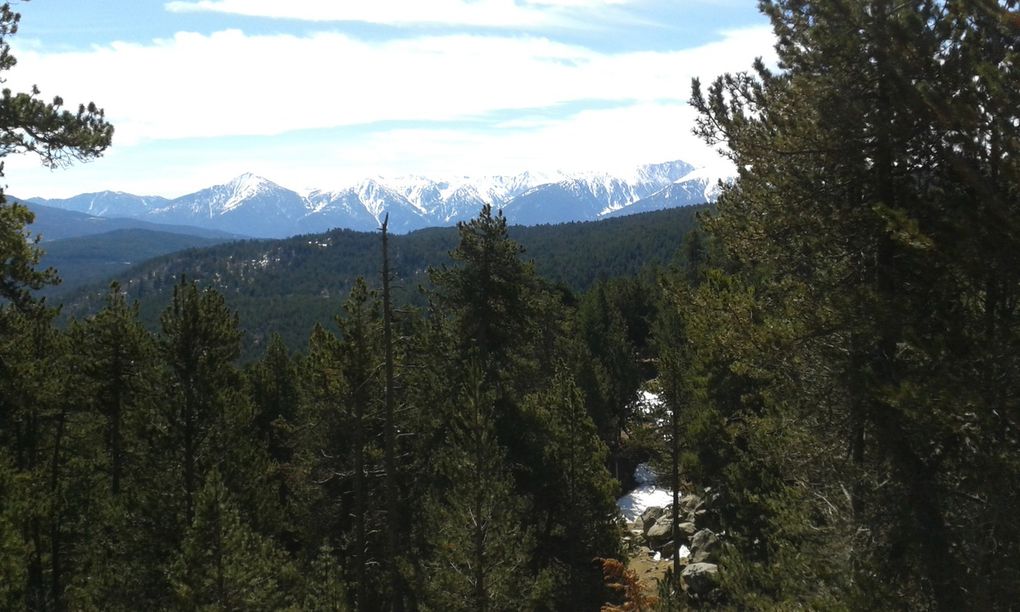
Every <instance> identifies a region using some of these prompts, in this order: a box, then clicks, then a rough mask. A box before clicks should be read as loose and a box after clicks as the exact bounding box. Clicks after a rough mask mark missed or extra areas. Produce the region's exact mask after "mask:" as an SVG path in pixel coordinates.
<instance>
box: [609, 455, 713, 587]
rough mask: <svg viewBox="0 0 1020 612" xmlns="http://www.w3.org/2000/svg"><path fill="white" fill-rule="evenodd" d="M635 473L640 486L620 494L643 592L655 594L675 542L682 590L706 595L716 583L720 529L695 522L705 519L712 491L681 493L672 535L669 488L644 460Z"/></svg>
mask: <svg viewBox="0 0 1020 612" xmlns="http://www.w3.org/2000/svg"><path fill="white" fill-rule="evenodd" d="M635 478H636V480H637V481H638V483H639V485H640V486H639V487H638V488H637V489H635V490H634V491H632V492H631V493H629V494H628V495H626V496H624V497H622V498H620V500H619V506H620V510H621V514H623V515H624V518H625V519H626V520H627V526H628V532H629V533H628V535H627V536H626V537H625V539H624V540H625V541H624V543H625V545H626V547H627V550H628V551H629V554H628V568H629V569H631V570H633V571H634V572H635V573H636V574H637V576H638V578H639V579H640V580H641V582H642V584H643V585H644V588H645V591H646V593H648V594H650V595H654V594H656V593H657V592H658V584H659V581H661V580H662V579H663V578H664V577H665V575H666V570H667V569H668V568H669V567H670V566H671V565H672V559H673V557H672V555H673V550H674V548H675V547H676V546H679V547H680V565H681V568H682V569H681V573H680V578H681V585H682V587H683V589H684V591H685V592H687V593H688V594H689V595H691V596H697V597H703V596H706V595H708V594H709V593H710V592H711V591H712V590H714V589H715V588H716V586H717V585H718V578H719V567H718V561H719V548H720V540H719V535H717V534H715V533H713V532H712V531H711V530H710V529H707V528H704V527H701V526H699V523H701V522H703V521H702V517H703V516H704V515H705V513H706V510H707V508H706V498H707V499H711V498H712V495H711V491H706V493H705V495H704V496H698V495H692V494H687V495H684V496H682V497H680V500H679V504H678V509H677V521H678V524H677V532H678V537H677V538H676V540H675V541H674V538H673V514H674V508H673V504H672V503H668V502H671V501H672V492H671V491H667V490H665V489H660V488H658V487H657V486H656V485H655V477H654V472H652V471H651V470H650V469H649V468H648V467H647V466H639V468H638V473H636V474H635ZM667 500H668V502H667ZM664 502H666V503H664ZM656 504H658V505H656Z"/></svg>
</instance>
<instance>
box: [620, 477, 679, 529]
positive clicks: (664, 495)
mask: <svg viewBox="0 0 1020 612" xmlns="http://www.w3.org/2000/svg"><path fill="white" fill-rule="evenodd" d="M634 480H635V481H636V482H637V483H638V484H639V485H641V486H639V487H638V488H636V489H634V490H633V491H631V492H630V493H627V494H626V495H624V496H623V497H621V498H620V499H618V500H616V507H617V508H619V510H620V514H621V515H623V518H624V519H626V520H627V522H633V521H634V519H636V518H637V517H639V516H641V513H642V512H644V511H645V510H647V509H648V508H652V507H656V506H657V507H659V508H664V507H666V506H668V505H669V504H672V503H673V491H671V490H670V489H663V488H661V487H658V486H656V484H655V483H656V482H657V481H658V475H657V474H656V473H655V470H653V469H652V466H650V465H648V464H647V463H642V464H640V465H638V466H637V469H635V470H634Z"/></svg>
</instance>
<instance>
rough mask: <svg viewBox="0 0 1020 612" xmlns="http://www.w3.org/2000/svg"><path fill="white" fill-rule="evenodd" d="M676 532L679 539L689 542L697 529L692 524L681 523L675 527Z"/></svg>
mask: <svg viewBox="0 0 1020 612" xmlns="http://www.w3.org/2000/svg"><path fill="white" fill-rule="evenodd" d="M676 530H677V531H679V532H680V537H681V538H683V539H685V540H688V541H689V540H690V539H691V537H692V536H693V535H694V534H695V533H696V532H697V531H698V528H697V527H695V526H694V523H691V522H683V523H680V524H679V525H677V526H676Z"/></svg>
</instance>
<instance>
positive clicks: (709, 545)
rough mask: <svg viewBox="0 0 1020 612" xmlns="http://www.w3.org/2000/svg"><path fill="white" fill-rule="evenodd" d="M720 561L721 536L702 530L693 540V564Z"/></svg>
mask: <svg viewBox="0 0 1020 612" xmlns="http://www.w3.org/2000/svg"><path fill="white" fill-rule="evenodd" d="M717 561H719V536H717V535H715V534H714V533H712V531H711V530H709V529H702V530H701V531H699V532H698V533H696V534H694V537H692V538H691V562H692V563H715V562H717Z"/></svg>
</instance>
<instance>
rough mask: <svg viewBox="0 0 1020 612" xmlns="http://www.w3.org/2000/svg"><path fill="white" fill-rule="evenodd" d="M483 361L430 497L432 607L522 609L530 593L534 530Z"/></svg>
mask: <svg viewBox="0 0 1020 612" xmlns="http://www.w3.org/2000/svg"><path fill="white" fill-rule="evenodd" d="M483 378H484V374H483V373H482V370H481V368H480V367H479V366H477V365H473V366H472V367H471V368H470V369H469V371H468V380H467V382H466V383H465V384H464V386H463V387H462V390H461V392H460V393H459V394H458V397H457V406H458V408H459V410H458V411H457V412H454V413H453V414H452V415H451V418H452V420H453V422H452V423H451V428H450V434H449V438H450V444H449V445H448V446H447V447H446V448H445V449H444V450H443V451H442V454H441V455H440V456H438V457H436V461H437V463H439V470H440V473H441V474H442V476H443V477H444V479H445V480H444V484H443V486H442V488H441V489H440V490H439V492H438V493H437V494H435V496H434V497H433V498H432V499H431V500H429V502H428V512H429V515H430V516H429V519H428V522H429V536H428V537H429V541H430V544H431V548H432V558H431V563H430V575H429V586H428V589H429V594H428V598H427V600H428V602H429V608H430V609H436V610H464V611H467V610H472V611H477V612H495V611H497V610H519V609H521V608H522V607H525V606H524V603H525V602H526V601H527V598H528V596H529V593H528V590H527V585H528V581H527V580H526V577H527V565H526V564H527V562H528V558H529V554H530V548H531V542H530V535H529V534H528V533H527V532H526V531H525V529H524V528H523V526H522V524H521V513H522V511H523V507H522V505H521V500H520V499H519V498H518V497H517V496H516V495H514V491H513V481H512V478H511V475H510V473H509V472H508V471H507V469H506V466H505V464H504V458H503V456H504V451H503V449H502V448H501V447H500V445H499V442H498V439H497V438H496V435H495V428H494V418H495V415H494V414H493V401H492V397H491V394H490V393H486V392H485V390H484V386H483Z"/></svg>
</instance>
